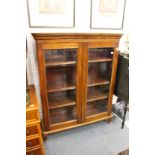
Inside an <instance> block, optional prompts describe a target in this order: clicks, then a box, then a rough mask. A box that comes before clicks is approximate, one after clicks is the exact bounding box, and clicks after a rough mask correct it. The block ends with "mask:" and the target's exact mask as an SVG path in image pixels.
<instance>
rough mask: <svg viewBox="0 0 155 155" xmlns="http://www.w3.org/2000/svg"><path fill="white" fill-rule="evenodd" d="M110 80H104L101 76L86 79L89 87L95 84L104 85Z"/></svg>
mask: <svg viewBox="0 0 155 155" xmlns="http://www.w3.org/2000/svg"><path fill="white" fill-rule="evenodd" d="M109 83H110V81H108V80H105V79H101V78H99V77H98V78H94V79H91V80H88V85H87V86H88V87H91V86H97V85H106V84H109Z"/></svg>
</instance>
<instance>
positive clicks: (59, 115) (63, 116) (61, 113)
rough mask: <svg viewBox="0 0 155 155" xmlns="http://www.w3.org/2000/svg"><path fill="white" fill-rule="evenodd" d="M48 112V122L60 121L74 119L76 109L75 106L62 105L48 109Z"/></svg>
mask: <svg viewBox="0 0 155 155" xmlns="http://www.w3.org/2000/svg"><path fill="white" fill-rule="evenodd" d="M49 113H50V123H51V124H56V123H62V122H66V121H70V120H75V119H76V115H77V110H76V107H75V106H69V107H63V108H58V109H52V110H49Z"/></svg>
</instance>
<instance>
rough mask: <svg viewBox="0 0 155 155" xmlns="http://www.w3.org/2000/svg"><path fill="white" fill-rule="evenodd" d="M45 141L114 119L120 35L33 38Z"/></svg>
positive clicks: (53, 35) (73, 35)
mask: <svg viewBox="0 0 155 155" xmlns="http://www.w3.org/2000/svg"><path fill="white" fill-rule="evenodd" d="M32 35H33V37H34V39H35V40H36V45H37V57H38V66H39V76H40V92H41V98H42V108H43V122H44V128H45V131H44V135H45V136H46V135H47V134H50V133H55V132H58V131H63V130H67V129H71V128H74V127H78V126H82V125H86V124H90V123H93V122H97V121H101V120H108V121H110V120H111V118H112V113H111V109H112V95H113V91H114V84H115V76H116V68H117V59H118V50H117V49H118V43H119V39H120V37H121V34H59V33H58V34H52V33H48V34H43V33H42V34H38V33H34V34H32Z"/></svg>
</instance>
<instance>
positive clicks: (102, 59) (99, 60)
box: [88, 57, 112, 63]
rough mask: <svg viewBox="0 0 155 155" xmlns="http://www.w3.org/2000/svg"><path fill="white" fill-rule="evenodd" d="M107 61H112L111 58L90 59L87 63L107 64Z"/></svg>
mask: <svg viewBox="0 0 155 155" xmlns="http://www.w3.org/2000/svg"><path fill="white" fill-rule="evenodd" d="M108 61H112V59H111V58H101V57H97V58H90V60H88V62H89V63H92V62H108Z"/></svg>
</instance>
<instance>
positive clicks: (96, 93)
mask: <svg viewBox="0 0 155 155" xmlns="http://www.w3.org/2000/svg"><path fill="white" fill-rule="evenodd" d="M108 95H109V84H107V85H97V86H92V87H88V95H87V101H88V102H90V101H94V100H98V99H106V98H108Z"/></svg>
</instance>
